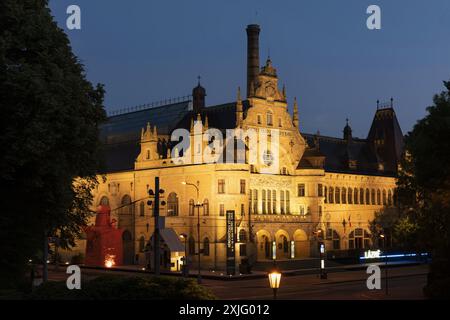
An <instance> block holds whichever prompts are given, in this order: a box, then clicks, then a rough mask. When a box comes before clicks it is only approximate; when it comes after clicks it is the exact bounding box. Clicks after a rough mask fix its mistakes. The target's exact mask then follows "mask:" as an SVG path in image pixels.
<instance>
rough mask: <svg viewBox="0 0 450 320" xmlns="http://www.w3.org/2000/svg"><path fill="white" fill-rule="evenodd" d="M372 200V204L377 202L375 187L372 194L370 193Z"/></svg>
mask: <svg viewBox="0 0 450 320" xmlns="http://www.w3.org/2000/svg"><path fill="white" fill-rule="evenodd" d="M370 200H371V203H372V205H374V204H375V189H372V192H371V195H370Z"/></svg>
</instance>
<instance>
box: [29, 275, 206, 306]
mask: <svg viewBox="0 0 450 320" xmlns="http://www.w3.org/2000/svg"><path fill="white" fill-rule="evenodd" d="M28 298H29V299H33V300H80V299H81V300H112V299H114V300H115V299H119V300H162V299H168V300H210V299H214V296H213V295H212V294H211V293H210V292H209V291H208V290H207V289H205V288H203V287H202V286H200V285H198V284H197V283H196V282H195V281H194V280H192V279H184V278H172V277H152V276H138V277H123V276H114V275H107V276H100V277H98V278H95V279H93V280H90V281H86V282H82V284H81V290H69V289H67V287H66V283H65V281H61V282H47V283H45V284H43V285H41V286H39V287H38V288H36V290H35V291H33V292H32V293H31V294H30V295H29V296H28Z"/></svg>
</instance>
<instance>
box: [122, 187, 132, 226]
mask: <svg viewBox="0 0 450 320" xmlns="http://www.w3.org/2000/svg"><path fill="white" fill-rule="evenodd" d="M132 222H133V206H132V205H131V197H130V196H129V195H124V196H123V197H122V201H121V202H120V208H119V224H118V225H119V228H129V227H131V225H132Z"/></svg>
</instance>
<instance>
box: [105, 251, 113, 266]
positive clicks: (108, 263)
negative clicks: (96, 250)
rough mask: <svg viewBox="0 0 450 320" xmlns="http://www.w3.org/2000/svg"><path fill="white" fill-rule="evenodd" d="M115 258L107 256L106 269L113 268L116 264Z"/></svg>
mask: <svg viewBox="0 0 450 320" xmlns="http://www.w3.org/2000/svg"><path fill="white" fill-rule="evenodd" d="M115 257H116V256H114V255H110V254H107V255H106V256H105V267H106V268H112V267H113V266H114V265H115V264H116V262H115V261H114V258H115Z"/></svg>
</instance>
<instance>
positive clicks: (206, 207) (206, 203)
mask: <svg viewBox="0 0 450 320" xmlns="http://www.w3.org/2000/svg"><path fill="white" fill-rule="evenodd" d="M203 215H204V216H209V201H208V199H205V200H203Z"/></svg>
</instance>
